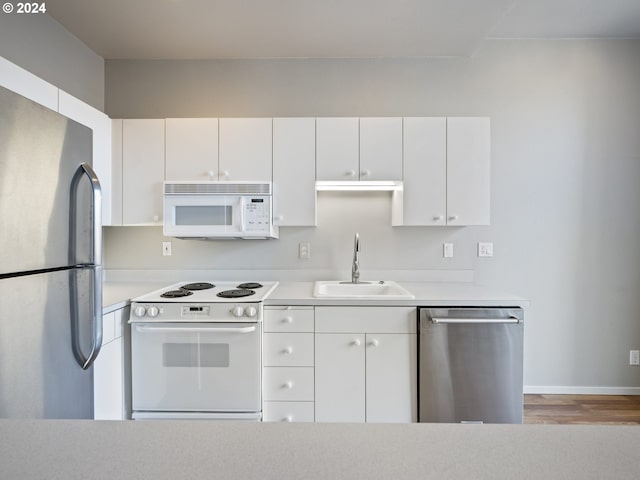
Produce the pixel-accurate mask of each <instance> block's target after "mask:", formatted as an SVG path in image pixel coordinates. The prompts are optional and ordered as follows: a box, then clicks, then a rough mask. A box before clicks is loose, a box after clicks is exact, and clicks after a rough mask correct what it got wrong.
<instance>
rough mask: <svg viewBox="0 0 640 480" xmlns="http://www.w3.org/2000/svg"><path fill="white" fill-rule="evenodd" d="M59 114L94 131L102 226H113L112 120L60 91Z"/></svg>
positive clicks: (94, 160) (94, 165)
mask: <svg viewBox="0 0 640 480" xmlns="http://www.w3.org/2000/svg"><path fill="white" fill-rule="evenodd" d="M58 103H59V105H58V108H59V112H60V113H61V114H62V115H64V116H65V117H68V118H70V119H72V120H75V121H76V122H79V123H81V124H82V125H86V126H87V127H89V128H90V129H91V130H93V159H92V166H93V169H94V170H95V172H96V174H97V175H98V178H99V179H100V186H101V187H102V224H103V225H113V222H112V218H111V207H112V204H111V198H112V197H111V194H112V187H111V185H112V181H111V119H110V118H109V117H107V116H106V115H105V114H104V113H102V112H101V111H100V110H96V109H95V108H93V107H92V106H90V105H87V104H86V103H84V102H83V101H81V100H78V99H77V98H75V97H73V96H71V95H69V94H68V93H66V92H63V91H62V90H60V95H59V102H58Z"/></svg>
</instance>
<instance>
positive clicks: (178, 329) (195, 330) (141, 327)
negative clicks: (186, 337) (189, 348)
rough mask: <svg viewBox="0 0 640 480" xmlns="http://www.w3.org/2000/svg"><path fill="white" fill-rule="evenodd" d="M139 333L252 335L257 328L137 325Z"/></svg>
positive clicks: (253, 326)
mask: <svg viewBox="0 0 640 480" xmlns="http://www.w3.org/2000/svg"><path fill="white" fill-rule="evenodd" d="M136 330H137V331H138V332H144V333H251V332H255V331H256V326H255V325H252V326H250V327H152V326H145V325H136Z"/></svg>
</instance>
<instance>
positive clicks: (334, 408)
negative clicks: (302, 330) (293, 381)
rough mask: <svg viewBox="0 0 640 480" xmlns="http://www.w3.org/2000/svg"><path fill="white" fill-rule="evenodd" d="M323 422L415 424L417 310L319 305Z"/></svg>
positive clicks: (319, 414) (318, 382)
mask: <svg viewBox="0 0 640 480" xmlns="http://www.w3.org/2000/svg"><path fill="white" fill-rule="evenodd" d="M315 322H316V335H315V358H316V362H315V404H316V405H315V407H316V408H315V412H316V414H315V418H316V421H317V422H415V421H416V420H417V370H416V369H417V338H416V337H417V336H416V324H417V317H416V309H415V307H316V319H315Z"/></svg>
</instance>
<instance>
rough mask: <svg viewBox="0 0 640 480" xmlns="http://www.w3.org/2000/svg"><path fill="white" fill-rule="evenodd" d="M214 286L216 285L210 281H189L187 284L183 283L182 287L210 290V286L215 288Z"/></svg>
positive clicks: (184, 288) (185, 288)
mask: <svg viewBox="0 0 640 480" xmlns="http://www.w3.org/2000/svg"><path fill="white" fill-rule="evenodd" d="M213 287H215V285H214V284H212V283H209V282H196V283H187V284H186V285H183V286H181V287H180V288H181V289H183V290H209V289H210V288H213Z"/></svg>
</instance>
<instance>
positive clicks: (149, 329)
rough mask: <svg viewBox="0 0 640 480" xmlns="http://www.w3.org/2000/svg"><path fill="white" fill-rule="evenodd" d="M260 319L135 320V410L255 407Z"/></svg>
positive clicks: (259, 389)
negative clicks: (208, 321) (226, 320)
mask: <svg viewBox="0 0 640 480" xmlns="http://www.w3.org/2000/svg"><path fill="white" fill-rule="evenodd" d="M261 337H262V323H258V322H256V323H134V324H133V325H132V330H131V357H132V358H131V363H132V378H131V380H132V403H133V405H132V406H133V410H136V411H174V412H178V411H182V412H185V411H187V412H189V411H191V412H259V411H260V410H261V404H262V394H261V392H262V385H261V369H262V368H261V367H262V365H261V358H262V344H261Z"/></svg>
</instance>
